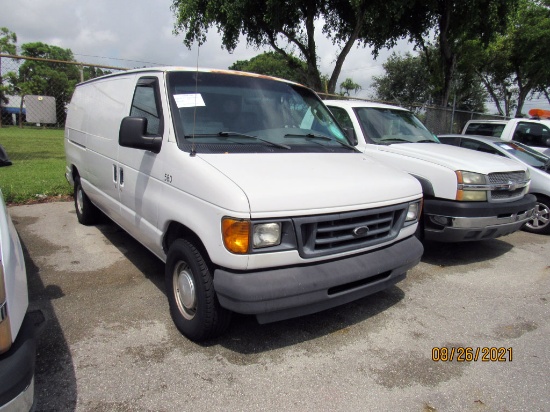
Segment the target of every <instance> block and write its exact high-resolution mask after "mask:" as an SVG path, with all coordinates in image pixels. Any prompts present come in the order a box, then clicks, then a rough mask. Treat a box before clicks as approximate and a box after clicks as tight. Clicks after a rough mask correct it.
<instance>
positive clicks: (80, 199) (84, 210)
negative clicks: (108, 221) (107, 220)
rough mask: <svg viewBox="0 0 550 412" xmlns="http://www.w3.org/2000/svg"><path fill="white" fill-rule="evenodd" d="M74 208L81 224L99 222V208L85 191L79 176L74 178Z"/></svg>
mask: <svg viewBox="0 0 550 412" xmlns="http://www.w3.org/2000/svg"><path fill="white" fill-rule="evenodd" d="M74 208H75V210H76V217H77V218H78V221H79V222H80V223H81V224H83V225H86V226H90V225H93V224H94V223H96V222H97V219H98V215H99V210H98V208H97V207H95V205H94V204H93V203H92V202H91V201H90V199H89V198H88V196H87V195H86V193H84V189H82V185H81V184H80V177H78V176H77V177H76V178H75V179H74Z"/></svg>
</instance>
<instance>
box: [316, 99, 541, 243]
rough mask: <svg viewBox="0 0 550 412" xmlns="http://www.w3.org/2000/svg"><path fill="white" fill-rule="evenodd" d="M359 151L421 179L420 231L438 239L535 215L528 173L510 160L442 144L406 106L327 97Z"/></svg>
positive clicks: (495, 230)
mask: <svg viewBox="0 0 550 412" xmlns="http://www.w3.org/2000/svg"><path fill="white" fill-rule="evenodd" d="M325 104H326V105H327V106H328V107H329V108H330V110H331V111H332V113H333V114H334V115H335V116H336V118H337V119H338V121H339V122H340V124H341V125H342V126H343V127H345V128H349V130H353V131H355V133H356V139H355V140H357V141H356V142H354V143H355V144H356V146H357V148H358V149H360V150H361V151H363V152H364V153H365V154H367V155H369V156H371V157H373V158H374V159H376V160H379V161H380V162H382V163H384V164H387V165H390V166H393V167H396V168H399V169H401V170H404V171H406V172H408V173H410V174H411V175H412V176H414V177H416V178H417V179H418V181H419V182H420V183H421V184H422V189H423V191H424V209H423V219H422V220H421V225H420V230H419V237H424V238H425V239H427V240H434V241H440V242H461V241H473V240H482V239H492V238H496V237H499V236H503V235H507V234H509V233H512V232H515V231H516V230H518V229H520V228H521V227H522V226H523V225H524V224H525V223H526V222H528V221H529V220H530V219H531V218H532V216H533V211H534V208H535V200H536V199H535V197H534V196H533V195H531V194H527V192H528V189H529V182H530V177H529V171H528V170H527V167H526V166H525V165H524V164H522V163H519V162H516V161H514V160H511V159H506V158H500V157H496V156H493V155H490V154H487V153H478V152H473V151H471V150H468V149H465V148H461V147H454V146H449V145H444V144H440V143H439V141H438V140H437V137H435V136H434V135H433V134H432V133H430V132H429V131H428V130H427V129H426V128H425V127H424V125H423V124H422V123H421V122H420V121H419V120H418V119H417V118H416V117H415V116H414V115H413V114H412V113H411V112H410V111H408V110H406V109H403V108H401V107H396V106H391V105H386V104H378V103H372V102H365V101H343V100H326V101H325Z"/></svg>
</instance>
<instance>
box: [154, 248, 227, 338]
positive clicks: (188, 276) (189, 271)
mask: <svg viewBox="0 0 550 412" xmlns="http://www.w3.org/2000/svg"><path fill="white" fill-rule="evenodd" d="M165 283H166V294H167V296H168V303H169V306H170V314H171V315H172V320H173V321H174V323H175V324H176V327H177V328H178V329H179V331H180V332H181V333H182V334H183V335H185V336H186V337H187V338H189V339H191V340H193V341H203V340H206V339H210V338H214V337H216V336H219V335H221V334H222V333H223V332H225V330H226V329H227V327H228V326H229V322H230V320H231V312H229V311H228V310H226V309H224V308H222V307H221V306H220V304H219V302H218V299H217V297H216V292H215V291H214V283H213V279H212V275H211V273H210V269H209V267H208V265H207V264H206V262H205V260H204V258H203V257H202V255H201V253H200V251H199V250H198V249H197V248H196V247H195V246H194V245H193V244H192V243H190V242H188V241H187V240H183V239H178V240H176V241H175V242H174V243H173V244H172V245H171V246H170V249H169V251H168V255H167V259H166V274H165Z"/></svg>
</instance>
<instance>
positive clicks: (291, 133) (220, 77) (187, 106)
mask: <svg viewBox="0 0 550 412" xmlns="http://www.w3.org/2000/svg"><path fill="white" fill-rule="evenodd" d="M65 151H66V157H67V169H66V177H67V180H68V181H69V183H70V184H72V185H73V186H74V194H75V207H76V213H77V217H78V220H79V221H80V222H81V223H82V224H92V223H94V221H95V219H96V217H97V213H98V210H100V211H102V212H103V213H105V214H106V215H107V216H109V217H110V218H111V219H112V220H113V221H114V222H116V223H117V224H118V225H120V226H121V227H122V228H123V229H125V230H126V231H127V232H128V233H129V234H130V235H132V236H133V237H135V238H136V239H137V240H138V241H139V242H141V243H142V244H143V245H144V246H146V247H147V248H148V249H149V250H151V251H152V252H153V253H154V254H155V255H156V256H158V257H159V258H160V259H161V260H163V261H164V262H165V263H166V265H165V267H166V269H165V285H166V295H167V297H168V302H169V306H170V312H171V315H172V319H173V321H174V323H175V324H176V326H177V327H178V329H179V330H180V331H181V332H182V333H183V334H184V335H185V336H187V337H188V338H190V339H192V340H195V341H201V340H205V339H209V338H212V337H214V336H217V335H220V334H221V333H222V332H223V331H224V330H225V329H226V328H227V327H228V325H229V321H230V317H231V313H232V312H238V313H244V314H252V315H255V316H256V318H257V319H258V321H259V322H260V323H265V322H273V321H278V320H283V319H287V318H291V317H295V316H300V315H305V314H309V313H314V312H317V311H320V310H325V309H329V308H332V307H334V306H336V305H340V304H344V303H347V302H350V301H352V300H355V299H359V298H361V297H364V296H367V295H369V294H372V293H375V292H377V291H380V290H383V289H385V288H387V287H389V286H391V285H393V284H395V283H396V282H398V281H400V280H402V279H403V278H404V277H405V275H406V272H407V270H408V269H410V268H411V267H413V266H414V265H416V264H417V263H418V262H419V261H420V258H421V255H422V252H423V247H422V244H421V243H420V242H419V241H418V239H417V238H416V237H415V236H414V234H415V231H416V229H417V225H418V216H419V214H420V210H421V201H422V189H421V187H420V184H419V183H418V182H417V181H416V180H415V179H413V178H411V177H410V176H409V175H407V174H406V173H403V172H401V171H398V170H395V169H392V168H389V167H387V166H384V165H382V164H380V163H378V162H375V161H373V160H372V159H370V158H369V157H367V156H365V155H363V154H362V153H359V152H358V151H357V150H356V149H355V148H353V147H351V146H350V145H349V141H348V140H347V139H346V136H345V134H344V131H343V130H342V129H341V128H340V127H339V125H338V124H337V122H336V121H335V119H334V118H333V117H332V115H331V114H330V111H329V110H328V109H327V108H326V107H325V106H324V105H323V103H322V101H321V100H320V99H319V98H318V96H317V95H316V94H315V93H314V92H312V91H311V90H309V89H307V88H305V87H303V86H300V85H298V84H295V83H291V82H287V81H283V80H280V79H274V78H270V77H267V76H260V75H253V74H249V73H242V72H232V71H222V70H196V69H186V68H153V69H142V70H133V71H128V72H124V73H120V74H114V75H108V76H104V77H101V78H98V79H94V80H91V81H88V82H85V83H82V84H80V85H77V87H76V89H75V92H74V94H73V97H72V100H71V103H70V105H69V108H68V115H67V121H66V128H65Z"/></svg>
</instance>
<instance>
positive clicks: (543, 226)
mask: <svg viewBox="0 0 550 412" xmlns="http://www.w3.org/2000/svg"><path fill="white" fill-rule="evenodd" d="M535 196H536V197H537V201H536V203H535V216H534V218H533V219H531V220H530V221H528V222H527V223H526V224H525V225H523V230H525V231H526V232H530V233H541V234H545V235H547V234H550V198H548V197H546V196H541V195H535Z"/></svg>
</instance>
